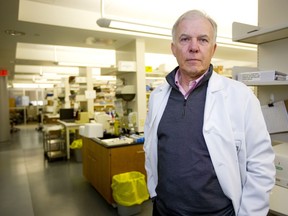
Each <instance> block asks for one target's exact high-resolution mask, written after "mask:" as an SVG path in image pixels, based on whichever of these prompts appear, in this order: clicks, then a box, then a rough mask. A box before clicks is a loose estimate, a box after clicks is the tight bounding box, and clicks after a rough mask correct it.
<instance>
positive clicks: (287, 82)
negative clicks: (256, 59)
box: [243, 81, 288, 86]
mask: <svg viewBox="0 0 288 216" xmlns="http://www.w3.org/2000/svg"><path fill="white" fill-rule="evenodd" d="M243 83H244V84H246V85H247V86H280V85H288V81H270V82H257V81H246V82H243Z"/></svg>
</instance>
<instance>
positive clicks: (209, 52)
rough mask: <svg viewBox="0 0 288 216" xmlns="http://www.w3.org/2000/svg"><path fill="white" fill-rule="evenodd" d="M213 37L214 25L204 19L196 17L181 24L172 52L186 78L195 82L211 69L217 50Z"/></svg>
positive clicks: (172, 45) (177, 30)
mask: <svg viewBox="0 0 288 216" xmlns="http://www.w3.org/2000/svg"><path fill="white" fill-rule="evenodd" d="M213 36H214V35H213V28H212V25H211V24H210V22H209V21H208V20H206V19H204V18H195V17H194V18H193V19H184V20H182V21H181V22H180V23H179V26H178V28H177V29H176V37H175V41H174V42H173V43H172V44H171V50H172V52H173V55H174V56H175V57H176V59H177V62H178V64H179V67H180V71H181V73H182V74H183V75H184V76H189V78H191V79H192V80H194V79H197V78H198V77H200V76H201V75H202V74H204V73H205V72H206V70H207V69H208V68H209V65H210V62H211V59H212V57H213V55H214V52H215V50H216V44H215V43H214V38H213Z"/></svg>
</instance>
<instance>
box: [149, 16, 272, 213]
mask: <svg viewBox="0 0 288 216" xmlns="http://www.w3.org/2000/svg"><path fill="white" fill-rule="evenodd" d="M216 35H217V25H216V23H215V22H214V21H213V19H211V18H210V17H208V16H207V15H205V14H203V13H202V12H200V11H197V10H192V11H188V12H186V13H184V14H183V15H182V16H181V17H180V18H179V19H178V20H177V21H176V23H175V24H174V26H173V29H172V37H173V41H172V44H171V50H172V52H173V55H174V56H175V57H176V59H177V62H178V65H179V66H178V67H176V68H175V69H174V70H173V71H172V72H170V73H169V74H168V75H167V76H166V80H167V83H165V84H163V85H162V86H159V87H158V88H157V89H155V90H154V91H153V92H152V94H151V95H150V99H149V111H148V116H147V119H146V123H145V128H144V133H145V143H144V150H145V154H146V162H145V167H146V171H147V179H148V180H147V181H148V189H149V193H150V196H151V198H152V200H153V202H154V204H153V215H154V216H157V215H161V216H169V215H173V216H174V215H175V216H176V215H177V216H180V215H187V216H191V215H196V216H199V215H213V216H231V215H237V216H244V215H246V216H265V215H267V213H268V210H269V192H270V191H271V189H272V188H273V186H274V181H275V180H274V179H275V167H274V163H273V161H274V156H275V155H274V153H273V149H272V146H271V140H270V136H269V133H268V132H267V128H266V125H265V121H264V118H263V115H262V112H261V107H260V104H259V101H258V99H257V98H256V96H255V95H254V94H253V92H252V91H251V90H250V89H249V88H248V87H246V86H245V85H244V84H243V83H240V82H238V81H235V80H232V79H229V78H226V77H224V76H221V75H218V74H217V73H215V72H213V65H212V64H211V63H210V62H211V59H212V56H213V55H214V52H215V50H216Z"/></svg>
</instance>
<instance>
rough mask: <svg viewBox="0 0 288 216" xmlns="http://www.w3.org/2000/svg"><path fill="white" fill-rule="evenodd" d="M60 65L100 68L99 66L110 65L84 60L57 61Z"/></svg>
mask: <svg viewBox="0 0 288 216" xmlns="http://www.w3.org/2000/svg"><path fill="white" fill-rule="evenodd" d="M57 64H58V65H60V66H74V67H90V68H101V67H111V65H107V64H93V63H85V62H63V61H59V62H57Z"/></svg>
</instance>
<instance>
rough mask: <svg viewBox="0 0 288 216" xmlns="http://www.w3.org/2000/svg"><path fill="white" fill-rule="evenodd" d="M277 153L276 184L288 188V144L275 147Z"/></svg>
mask: <svg viewBox="0 0 288 216" xmlns="http://www.w3.org/2000/svg"><path fill="white" fill-rule="evenodd" d="M273 149H274V152H275V161H274V163H275V167H276V184H277V185H279V186H282V187H286V188H288V143H281V144H278V145H275V146H274V147H273Z"/></svg>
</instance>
